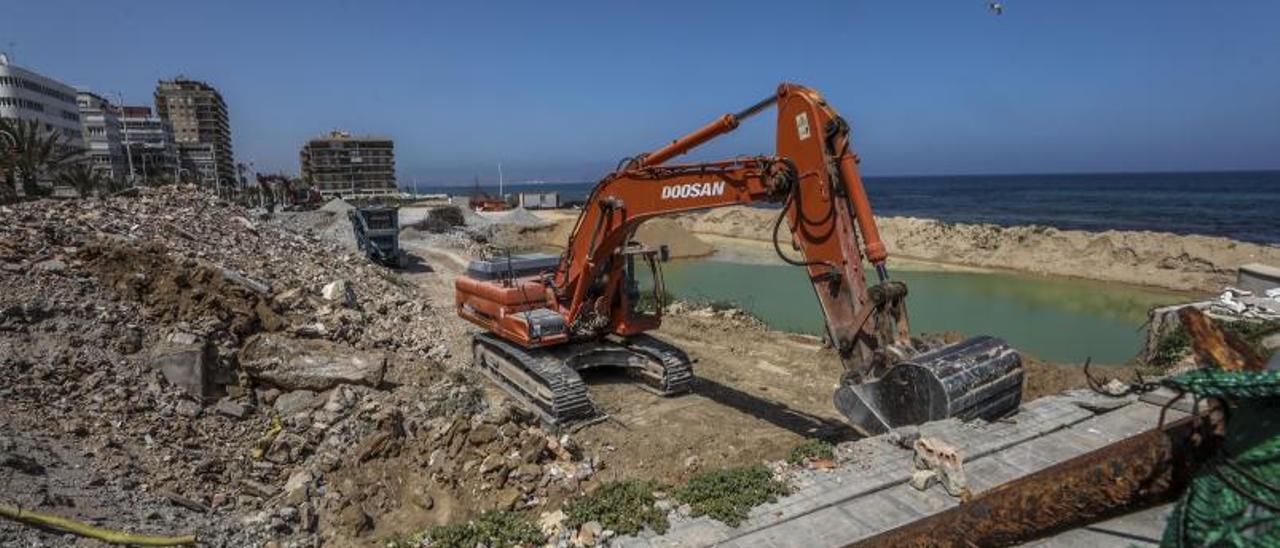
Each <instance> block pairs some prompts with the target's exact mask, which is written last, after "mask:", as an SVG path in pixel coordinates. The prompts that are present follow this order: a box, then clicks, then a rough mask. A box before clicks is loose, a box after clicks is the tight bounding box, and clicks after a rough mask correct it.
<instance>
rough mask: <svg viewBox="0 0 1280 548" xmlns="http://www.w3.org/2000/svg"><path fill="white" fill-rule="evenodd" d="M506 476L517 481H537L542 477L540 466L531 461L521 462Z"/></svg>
mask: <svg viewBox="0 0 1280 548" xmlns="http://www.w3.org/2000/svg"><path fill="white" fill-rule="evenodd" d="M508 477H509V478H511V479H514V480H517V481H525V482H533V481H538V480H539V479H541V478H542V466H539V465H537V464H531V463H525V464H521V465H520V466H517V467H516V469H515V470H514V471H512V472H511V475H510V476H508Z"/></svg>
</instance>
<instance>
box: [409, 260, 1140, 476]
mask: <svg viewBox="0 0 1280 548" xmlns="http://www.w3.org/2000/svg"><path fill="white" fill-rule="evenodd" d="M527 237H531V238H537V236H536V235H535V236H527ZM403 245H405V248H406V249H407V250H408V252H409V253H411V254H418V255H420V256H421V257H422V258H423V262H425V263H428V264H430V265H432V266H431V269H430V271H420V272H416V273H411V274H408V276H409V278H410V279H411V280H414V281H415V282H416V283H418V284H421V286H422V287H423V288H424V289H425V290H426V291H427V292H428V294H430V295H431V296H432V298H433V300H436V299H438V301H437V302H448V301H451V300H452V299H453V292H454V290H453V280H454V279H455V278H456V277H457V275H459V274H461V272H462V271H463V270H464V269H465V264H466V261H467V260H468V257H467V256H466V255H465V254H463V253H460V252H458V251H456V250H449V249H442V248H440V247H433V246H429V245H425V244H423V243H420V242H414V241H412V240H410V241H407V242H405V243H404V244H403ZM446 332H447V333H450V334H451V335H452V336H453V338H454V340H451V341H450V342H449V347H450V349H451V353H450V354H451V356H452V357H453V359H456V360H461V361H465V360H467V359H469V357H470V350H469V341H470V334H471V333H472V332H473V329H472V328H471V326H470V324H467V323H465V322H462V321H461V320H458V322H457V329H456V330H455V329H448V330H446ZM657 336H659V337H661V338H662V339H664V340H666V341H668V342H671V343H673V344H675V345H677V346H679V347H681V348H682V349H684V350H685V351H686V352H688V353H689V355H690V357H692V358H693V359H694V360H695V363H694V373H695V375H696V376H697V382H696V383H695V388H694V390H693V392H692V393H690V394H685V395H681V396H676V397H666V398H664V397H660V396H656V395H654V394H652V393H650V392H648V391H646V390H644V389H643V388H641V387H640V386H639V385H637V384H636V383H634V382H633V381H631V380H629V379H628V378H627V377H625V376H623V375H621V374H616V375H615V374H611V373H610V372H608V371H599V372H596V371H592V372H587V373H586V377H585V379H586V380H587V382H588V384H589V386H590V390H591V396H592V398H593V399H594V400H595V402H596V404H597V406H599V407H600V408H601V409H602V410H603V411H605V412H607V413H608V414H609V418H608V419H607V420H605V421H603V422H599V423H596V424H593V425H590V426H587V427H585V428H583V429H582V430H581V431H579V432H577V433H576V436H577V437H578V439H579V440H580V441H582V442H583V443H584V445H587V446H594V447H595V448H597V449H600V450H602V453H601V454H602V457H603V459H604V462H605V463H606V466H605V467H604V468H603V469H602V470H601V471H600V472H599V477H601V478H602V479H625V478H648V479H655V480H658V481H662V482H681V481H684V480H687V479H688V478H689V477H690V476H692V475H693V474H695V473H697V472H699V471H700V470H704V469H714V468H722V467H727V466H736V465H743V464H752V463H759V462H761V461H765V460H779V459H784V458H786V456H787V454H788V452H789V451H790V450H791V449H792V448H794V447H795V446H796V445H798V444H800V443H802V442H804V441H805V440H806V439H809V438H820V439H824V440H826V441H830V442H833V443H839V442H842V441H848V440H853V439H856V438H858V437H859V434H858V433H857V432H856V431H854V430H853V429H852V428H851V427H849V426H848V423H847V422H845V420H844V419H843V417H842V416H841V415H840V414H839V412H837V411H836V410H835V408H834V406H833V405H832V403H831V395H832V393H833V392H834V390H835V388H836V383H837V381H838V380H839V371H840V370H839V368H840V363H839V359H838V357H837V356H836V355H835V353H834V351H832V350H831V349H829V348H824V346H823V344H822V341H821V339H819V338H817V337H813V336H808V335H800V334H794V333H785V332H780V331H775V330H771V329H768V328H767V327H765V326H764V325H763V324H762V323H760V322H759V321H758V320H756V319H755V318H752V317H750V316H748V315H746V314H744V313H742V312H740V311H737V310H733V309H730V310H722V311H714V310H712V309H711V308H709V307H701V308H699V307H690V306H680V305H677V306H676V307H674V310H673V311H672V313H670V314H669V315H668V316H667V317H665V318H664V320H663V325H662V327H661V328H660V329H659V330H658V332H657ZM1027 366H1028V373H1027V377H1028V382H1027V385H1026V387H1025V390H1024V396H1023V397H1024V401H1029V400H1032V399H1035V398H1038V397H1040V396H1043V395H1047V394H1054V393H1057V392H1060V391H1062V390H1064V389H1067V388H1071V387H1079V386H1084V384H1085V378H1084V374H1083V371H1082V370H1080V369H1079V368H1078V367H1073V366H1063V365H1055V364H1046V363H1043V362H1039V361H1037V360H1034V359H1029V360H1028V363H1027ZM1106 372H1108V373H1110V374H1115V375H1121V374H1124V373H1125V372H1123V371H1120V370H1118V369H1110V370H1107V371H1106ZM490 389H491V390H492V391H493V392H494V395H495V396H496V395H498V394H499V392H498V391H497V390H496V389H493V388H490Z"/></svg>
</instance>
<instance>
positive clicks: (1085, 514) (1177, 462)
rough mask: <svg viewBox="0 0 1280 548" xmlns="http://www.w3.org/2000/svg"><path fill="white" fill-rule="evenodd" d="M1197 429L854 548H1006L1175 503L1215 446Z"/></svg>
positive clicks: (1098, 455)
mask: <svg viewBox="0 0 1280 548" xmlns="http://www.w3.org/2000/svg"><path fill="white" fill-rule="evenodd" d="M1198 424H1203V423H1202V422H1197V421H1195V417H1185V418H1183V419H1181V420H1178V421H1175V422H1172V423H1170V424H1167V425H1165V426H1164V428H1160V429H1153V430H1150V431H1147V432H1145V433H1143V434H1139V435H1137V436H1134V437H1131V438H1128V439H1125V440H1123V441H1120V442H1117V443H1114V444H1111V445H1108V446H1106V447H1103V448H1101V449H1097V450H1095V451H1092V452H1089V453H1085V454H1083V455H1080V456H1078V457H1075V458H1072V459H1070V460H1067V461H1063V462H1061V463H1058V464H1056V465H1053V466H1050V467H1049V468H1046V469H1044V470H1042V471H1040V472H1036V473H1034V474H1031V475H1029V476H1026V477H1023V478H1021V479H1018V480H1015V481H1012V482H1009V483H1006V484H1003V485H999V486H997V487H994V488H992V489H990V490H988V491H985V492H983V493H981V494H979V495H977V496H975V497H974V498H973V499H971V500H970V501H968V502H963V503H961V504H960V505H959V506H956V507H954V508H951V509H948V510H945V511H943V512H940V513H938V514H934V515H933V516H930V517H928V518H925V519H922V520H919V521H916V522H913V523H909V524H907V525H904V526H902V527H899V528H897V529H891V530H889V531H886V532H884V533H881V534H879V535H876V536H874V537H871V538H868V539H865V540H863V541H861V542H859V543H857V544H855V545H854V546H895V547H897V546H921V547H924V546H930V547H932V546H1009V545H1015V544H1020V543H1023V542H1027V541H1030V540H1034V539H1037V538H1041V537H1043V536H1046V535H1048V534H1051V533H1055V532H1059V531H1063V530H1067V529H1071V528H1074V527H1079V526H1082V525H1087V524H1090V523H1096V522H1099V521H1102V520H1106V519H1109V518H1112V517H1115V516H1118V515H1122V514H1125V513H1128V512H1132V511H1136V510H1139V509H1143V508H1149V507H1151V506H1154V505H1156V504H1161V503H1164V502H1167V501H1171V500H1173V499H1175V498H1177V496H1178V494H1180V493H1181V492H1182V489H1183V488H1184V487H1185V486H1186V484H1187V482H1188V481H1189V480H1190V478H1191V476H1192V474H1193V473H1194V472H1195V469H1196V466H1197V463H1199V462H1203V461H1204V457H1205V456H1207V455H1208V454H1210V453H1211V452H1212V449H1213V446H1214V445H1215V444H1216V439H1217V438H1205V437H1204V436H1201V435H1200V432H1199V431H1201V430H1203V429H1202V428H1200V427H1198V426H1197V425H1198ZM1200 439H1211V440H1215V441H1214V442H1205V443H1196V441H1197V440H1200Z"/></svg>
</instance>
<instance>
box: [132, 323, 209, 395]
mask: <svg viewBox="0 0 1280 548" xmlns="http://www.w3.org/2000/svg"><path fill="white" fill-rule="evenodd" d="M214 360H216V355H215V353H214V349H213V347H212V346H211V345H209V344H207V343H205V342H203V341H199V340H196V339H194V338H185V337H176V338H171V340H169V341H166V342H163V343H161V344H159V345H158V346H156V347H155V348H154V349H152V351H151V359H150V360H149V362H148V363H149V364H150V365H151V367H152V368H153V369H158V370H160V372H161V373H162V374H163V375H164V378H165V380H167V381H169V384H172V385H173V386H176V387H178V388H179V389H181V390H182V391H183V392H185V393H186V394H187V395H189V396H191V397H193V398H197V399H200V400H203V399H204V398H205V396H206V395H207V393H208V389H209V384H210V382H211V379H210V373H211V370H212V368H213V367H212V366H213V363H214Z"/></svg>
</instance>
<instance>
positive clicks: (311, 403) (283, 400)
mask: <svg viewBox="0 0 1280 548" xmlns="http://www.w3.org/2000/svg"><path fill="white" fill-rule="evenodd" d="M274 407H275V410H276V413H279V414H280V416H281V417H282V418H283V417H289V416H292V415H294V414H297V413H300V412H302V411H309V410H311V409H314V408H315V407H316V393H315V392H312V391H310V390H294V391H292V392H285V393H284V394H281V395H280V397H278V398H276V403H275V405H274Z"/></svg>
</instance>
